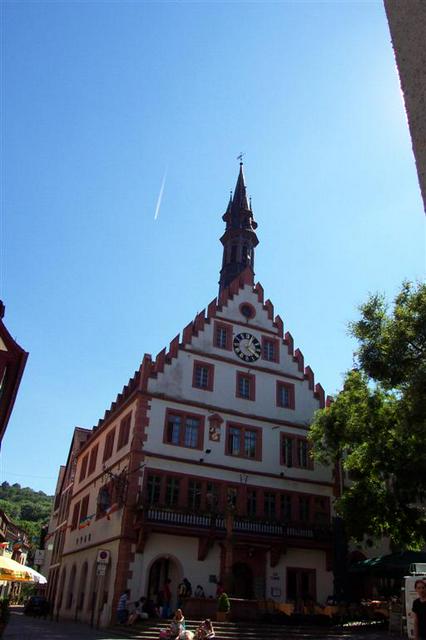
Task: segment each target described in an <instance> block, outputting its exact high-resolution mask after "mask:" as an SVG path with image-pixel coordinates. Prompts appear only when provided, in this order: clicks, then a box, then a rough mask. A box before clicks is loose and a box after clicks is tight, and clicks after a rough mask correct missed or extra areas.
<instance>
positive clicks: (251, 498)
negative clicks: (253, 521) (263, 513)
mask: <svg viewBox="0 0 426 640" xmlns="http://www.w3.org/2000/svg"><path fill="white" fill-rule="evenodd" d="M247 515H248V516H249V517H250V518H255V517H256V515H257V491H255V490H254V489H253V490H250V491H247Z"/></svg>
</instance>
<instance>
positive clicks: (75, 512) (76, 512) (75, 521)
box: [71, 501, 80, 531]
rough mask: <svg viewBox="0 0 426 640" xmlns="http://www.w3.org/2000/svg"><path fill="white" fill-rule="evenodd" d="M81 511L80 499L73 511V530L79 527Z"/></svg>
mask: <svg viewBox="0 0 426 640" xmlns="http://www.w3.org/2000/svg"><path fill="white" fill-rule="evenodd" d="M79 513H80V501H79V502H77V503H76V504H75V505H74V509H73V512H72V519H71V531H74V529H77V525H78V516H79Z"/></svg>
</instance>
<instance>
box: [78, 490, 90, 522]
mask: <svg viewBox="0 0 426 640" xmlns="http://www.w3.org/2000/svg"><path fill="white" fill-rule="evenodd" d="M88 509H89V496H88V495H87V496H84V498H83V500H82V501H81V509H80V518H79V524H82V523H83V520H85V519H86V516H87V512H88Z"/></svg>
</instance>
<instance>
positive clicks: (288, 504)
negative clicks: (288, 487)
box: [280, 493, 293, 522]
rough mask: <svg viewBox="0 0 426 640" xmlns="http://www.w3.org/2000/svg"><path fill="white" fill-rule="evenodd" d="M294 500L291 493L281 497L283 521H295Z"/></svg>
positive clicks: (283, 494)
mask: <svg viewBox="0 0 426 640" xmlns="http://www.w3.org/2000/svg"><path fill="white" fill-rule="evenodd" d="M292 503H293V500H292V497H291V495H290V494H289V493H282V494H281V495H280V510H281V520H283V522H291V521H292V519H293V504H292Z"/></svg>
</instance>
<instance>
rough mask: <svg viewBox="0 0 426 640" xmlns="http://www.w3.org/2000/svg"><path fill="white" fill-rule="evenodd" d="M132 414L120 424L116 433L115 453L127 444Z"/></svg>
mask: <svg viewBox="0 0 426 640" xmlns="http://www.w3.org/2000/svg"><path fill="white" fill-rule="evenodd" d="M131 418H132V414H129V415H128V416H126V417H125V418H123V420H122V421H121V422H120V431H119V432H118V442H117V451H118V450H119V449H121V448H122V447H124V446H125V445H126V444H127V443H128V442H129V436H130V423H131Z"/></svg>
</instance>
